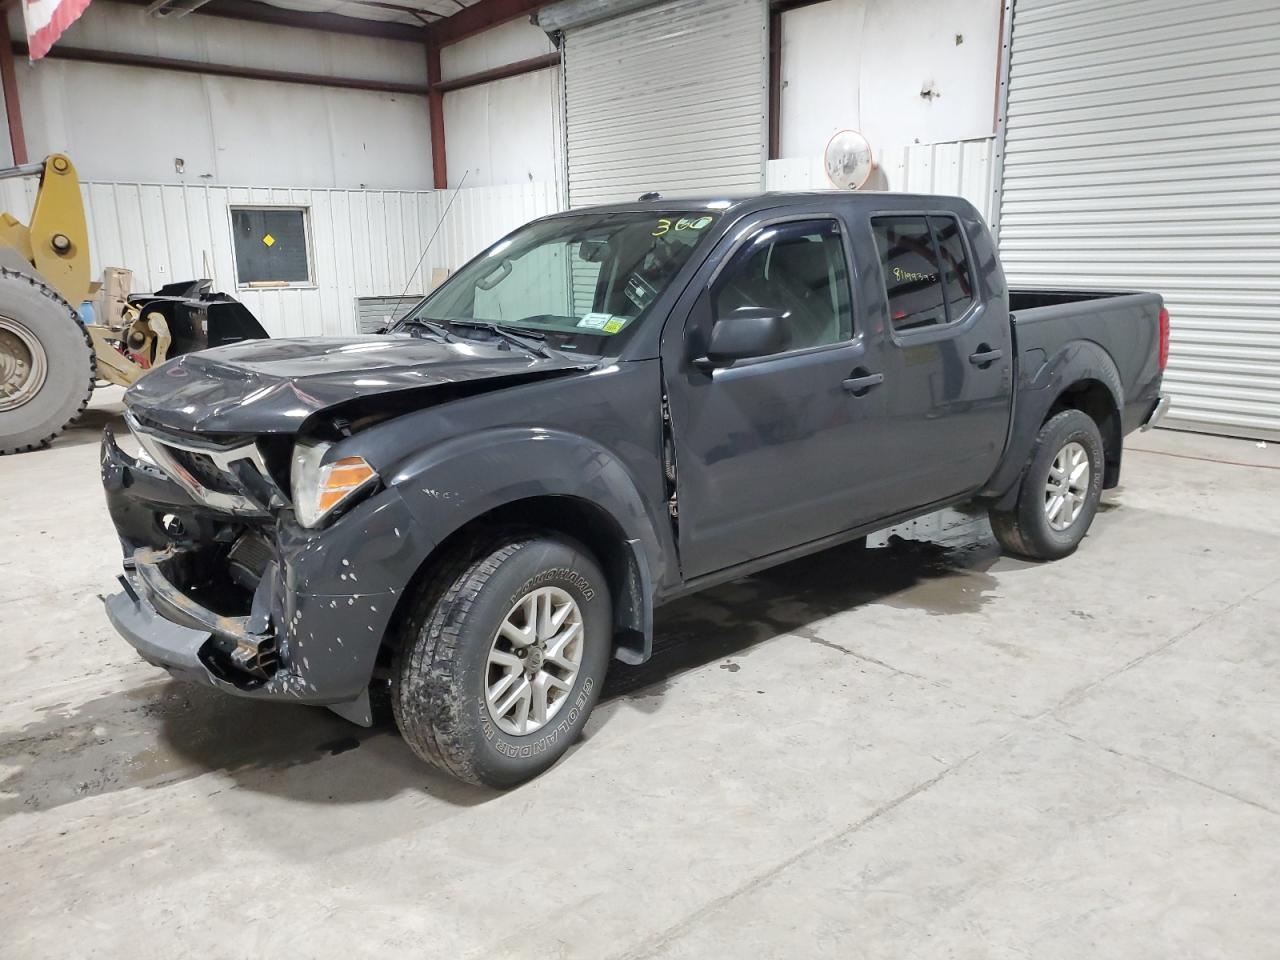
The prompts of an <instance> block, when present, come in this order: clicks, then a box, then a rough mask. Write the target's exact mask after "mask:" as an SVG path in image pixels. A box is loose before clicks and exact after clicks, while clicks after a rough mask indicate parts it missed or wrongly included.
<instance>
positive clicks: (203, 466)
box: [164, 443, 240, 493]
mask: <svg viewBox="0 0 1280 960" xmlns="http://www.w3.org/2000/svg"><path fill="white" fill-rule="evenodd" d="M164 447H165V450H166V451H168V453H169V456H171V457H173V459H174V461H175V462H176V463H178V464H179V465H180V466H181V467H182V468H183V469H184V470H186V471H187V472H188V473H189V474H191V476H193V477H195V479H196V481H197V482H198V483H199V484H200V486H202V487H204V488H205V489H206V490H214V491H216V492H218V493H239V492H240V488H239V486H237V485H236V483H235V482H234V481H233V480H232V479H231V477H229V476H227V475H226V474H225V473H223V471H222V470H221V469H220V468H219V467H218V465H217V464H216V463H214V462H213V460H212V458H210V457H209V456H208V455H206V454H203V453H197V452H196V451H195V450H184V449H182V448H181V447H171V446H169V445H168V444H167V443H166V444H165V445H164Z"/></svg>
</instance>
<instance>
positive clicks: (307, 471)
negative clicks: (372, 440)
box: [293, 443, 378, 527]
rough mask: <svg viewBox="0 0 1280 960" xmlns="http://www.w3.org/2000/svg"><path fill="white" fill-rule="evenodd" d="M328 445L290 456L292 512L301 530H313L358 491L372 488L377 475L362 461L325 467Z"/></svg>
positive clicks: (345, 459)
mask: <svg viewBox="0 0 1280 960" xmlns="http://www.w3.org/2000/svg"><path fill="white" fill-rule="evenodd" d="M330 446H331V444H327V443H317V444H313V445H309V446H303V445H301V444H299V445H298V447H297V448H296V449H295V450H294V455H293V510H294V514H295V515H296V516H297V518H298V522H299V523H300V524H302V525H303V526H304V527H315V526H318V525H319V524H320V521H322V520H323V519H324V518H325V517H327V516H328V515H329V514H330V513H332V512H333V511H334V510H336V509H337V508H338V507H339V506H341V505H342V504H343V503H344V502H346V501H347V500H348V499H350V498H351V497H354V496H355V495H356V494H358V493H359V492H360V491H362V490H365V489H367V488H369V487H370V486H372V485H373V483H374V482H375V481H376V480H377V479H378V474H377V473H376V472H375V471H374V469H373V467H371V466H369V464H367V463H366V462H365V461H364V459H363V458H362V457H343V458H342V459H341V460H335V461H333V462H332V463H324V464H322V463H321V461H323V460H324V456H325V454H326V453H328V452H329V447H330Z"/></svg>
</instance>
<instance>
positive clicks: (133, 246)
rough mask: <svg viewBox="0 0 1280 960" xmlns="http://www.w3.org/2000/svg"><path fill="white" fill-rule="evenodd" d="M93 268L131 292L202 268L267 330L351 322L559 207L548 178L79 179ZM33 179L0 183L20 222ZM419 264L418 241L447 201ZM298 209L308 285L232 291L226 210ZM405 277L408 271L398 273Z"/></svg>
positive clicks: (341, 328) (344, 329) (303, 330)
mask: <svg viewBox="0 0 1280 960" xmlns="http://www.w3.org/2000/svg"><path fill="white" fill-rule="evenodd" d="M80 189H81V193H82V194H83V196H84V200H85V211H86V214H87V218H88V226H89V247H90V257H91V260H92V263H93V270H94V274H95V275H98V274H100V273H101V271H102V269H103V268H104V267H108V266H117V267H127V268H128V269H130V270H132V271H133V288H134V289H135V290H142V291H146V290H155V289H157V288H158V287H160V286H162V285H164V284H166V283H172V282H174V281H177V280H188V279H195V278H198V277H209V276H212V279H213V280H214V282H215V287H216V288H217V289H219V290H225V291H226V292H228V293H230V294H231V295H232V296H235V297H237V298H238V299H240V300H242V301H243V302H244V303H245V305H246V306H248V307H249V309H250V310H252V311H253V312H254V314H256V315H257V317H258V319H259V320H261V321H262V325H263V326H264V327H266V329H267V332H268V333H270V334H271V335H272V336H273V337H285V336H311V335H316V334H349V333H356V332H359V330H360V322H359V311H358V308H357V298H359V297H378V296H399V295H400V293H401V292H402V291H404V290H405V289H406V285H407V289H408V293H409V296H410V297H412V296H413V295H415V294H417V295H419V296H420V295H421V293H422V291H423V289H424V283H427V284H429V282H430V279H431V273H432V270H434V269H439V268H443V269H448V270H456V269H457V268H458V267H460V266H461V265H462V264H463V263H465V262H466V261H467V260H469V259H471V257H473V256H475V254H477V253H479V252H480V251H481V250H483V249H484V248H485V247H486V246H488V245H489V244H490V243H492V242H494V241H495V240H497V239H498V238H499V237H501V236H502V235H503V234H505V233H507V232H509V231H511V230H513V229H515V228H516V227H518V226H520V225H521V224H522V223H526V222H527V221H529V220H532V219H534V218H536V217H540V216H543V215H545V214H548V213H552V212H554V211H556V210H558V209H559V202H558V198H557V191H556V188H555V186H554V185H553V184H547V183H529V184H518V185H514V186H503V187H480V188H476V189H467V190H460V191H448V192H445V191H433V190H424V191H408V190H404V191H392V190H288V189H275V188H255V187H212V186H188V185H182V184H151V183H82V184H81V185H80ZM35 190H36V181H35V180H34V179H33V178H31V179H25V180H5V181H0V209H3V210H6V211H8V212H9V213H12V214H13V215H14V216H16V217H17V218H18V219H19V220H22V221H23V222H27V221H28V220H29V219H30V216H31V205H32V203H33V202H34V199H35ZM451 201H452V208H451V209H449V210H448V215H447V216H446V217H445V220H444V224H443V226H441V227H440V230H439V233H438V235H437V236H436V238H435V241H434V242H433V243H432V244H431V248H430V251H429V252H428V253H427V257H426V259H425V260H424V261H423V264H422V268H421V269H420V270H418V271H416V272H414V267H415V266H416V265H417V263H418V258H419V257H421V256H422V251H423V249H424V248H425V247H426V245H427V242H428V239H429V238H430V237H431V235H432V233H433V231H435V229H436V226H437V224H439V222H440V217H441V215H442V214H443V213H444V212H445V210H446V208H448V207H449V204H450V202H451ZM240 204H270V205H277V206H297V207H304V208H306V209H307V210H308V223H309V226H310V231H311V269H312V279H313V283H312V284H310V285H308V286H302V287H291V288H275V289H261V288H258V289H253V288H250V289H237V288H236V275H235V263H234V260H233V255H232V244H231V216H230V212H229V208H230V207H231V206H233V205H240ZM411 273H412V274H413V276H412V277H410V274H411Z"/></svg>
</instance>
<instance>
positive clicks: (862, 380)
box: [840, 371, 884, 397]
mask: <svg viewBox="0 0 1280 960" xmlns="http://www.w3.org/2000/svg"><path fill="white" fill-rule="evenodd" d="M855 372H856V371H855ZM882 383H884V374H883V373H868V374H865V375H864V376H860V377H850V378H849V379H848V380H842V381H840V386H842V387H844V388H845V389H846V390H848V391H849V392H850V393H852V394H853V395H854V396H855V397H861V396H863V395H864V394H865V393H866V392H867V391H868V390H870V389H871V388H872V387H875V386H878V385H880V384H882Z"/></svg>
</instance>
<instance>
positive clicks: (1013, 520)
mask: <svg viewBox="0 0 1280 960" xmlns="http://www.w3.org/2000/svg"><path fill="white" fill-rule="evenodd" d="M1077 451H1083V456H1084V458H1087V460H1088V479H1087V481H1085V480H1083V478H1080V480H1079V481H1078V482H1077V484H1075V485H1072V486H1071V490H1070V496H1069V497H1065V498H1064V497H1062V496H1061V490H1062V487H1061V481H1059V480H1058V478H1057V467H1058V465H1059V464H1060V463H1066V462H1068V460H1069V459H1070V454H1075V453H1076V452H1077ZM1060 455H1061V456H1062V457H1063V460H1062V461H1059V456H1060ZM1105 462H1106V461H1105V458H1104V456H1103V448H1102V434H1101V433H1099V432H1098V425H1097V424H1096V423H1094V421H1093V418H1092V417H1090V416H1089V415H1088V414H1086V413H1083V412H1081V411H1079V410H1063V411H1062V412H1061V413H1059V414H1056V415H1055V416H1054V417H1052V418H1051V419H1050V420H1049V421H1048V422H1047V423H1046V424H1045V425H1044V426H1043V427H1041V428H1040V433H1039V434H1038V435H1037V436H1036V439H1035V443H1034V444H1032V447H1031V456H1030V459H1029V460H1028V461H1027V466H1026V469H1025V470H1023V471H1022V479H1021V480H1020V481H1019V486H1018V498H1017V500H1016V501H1015V503H1014V507H1013V509H1012V510H1009V511H1000V510H991V511H990V514H989V516H990V519H991V529H992V531H993V532H994V533H995V535H996V539H997V540H998V541H999V542H1000V546H1001V547H1003V548H1004V549H1005V551H1006V552H1008V553H1012V554H1015V555H1017V556H1020V557H1025V558H1027V559H1028V560H1058V559H1061V558H1062V557H1065V556H1067V555H1068V554H1070V553H1072V552H1073V551H1074V550H1075V549H1076V547H1078V546H1079V545H1080V541H1081V540H1083V539H1084V536H1085V534H1086V533H1088V532H1089V526H1090V524H1092V523H1093V518H1094V516H1095V515H1096V514H1097V512H1098V503H1099V502H1100V501H1101V499H1102V481H1103V471H1104V469H1105ZM1077 467H1078V464H1077ZM1051 473H1053V474H1054V476H1053V477H1051ZM1051 483H1052V484H1053V486H1054V490H1053V491H1052V492H1051V491H1050V489H1049V487H1050V484H1051ZM1077 497H1078V498H1079V500H1078V502H1077V501H1076V498H1077ZM1055 502H1056V503H1057V511H1058V512H1057V514H1056V515H1055V516H1054V517H1053V518H1052V519H1051V518H1050V511H1051V510H1052V509H1053V508H1054V505H1055ZM1064 511H1065V513H1064ZM1066 514H1072V515H1071V516H1070V517H1069V518H1068V517H1067V515H1066ZM1063 523H1065V524H1066V525H1065V527H1062V528H1061V529H1059V528H1058V527H1059V526H1061V525H1062V524H1063Z"/></svg>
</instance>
